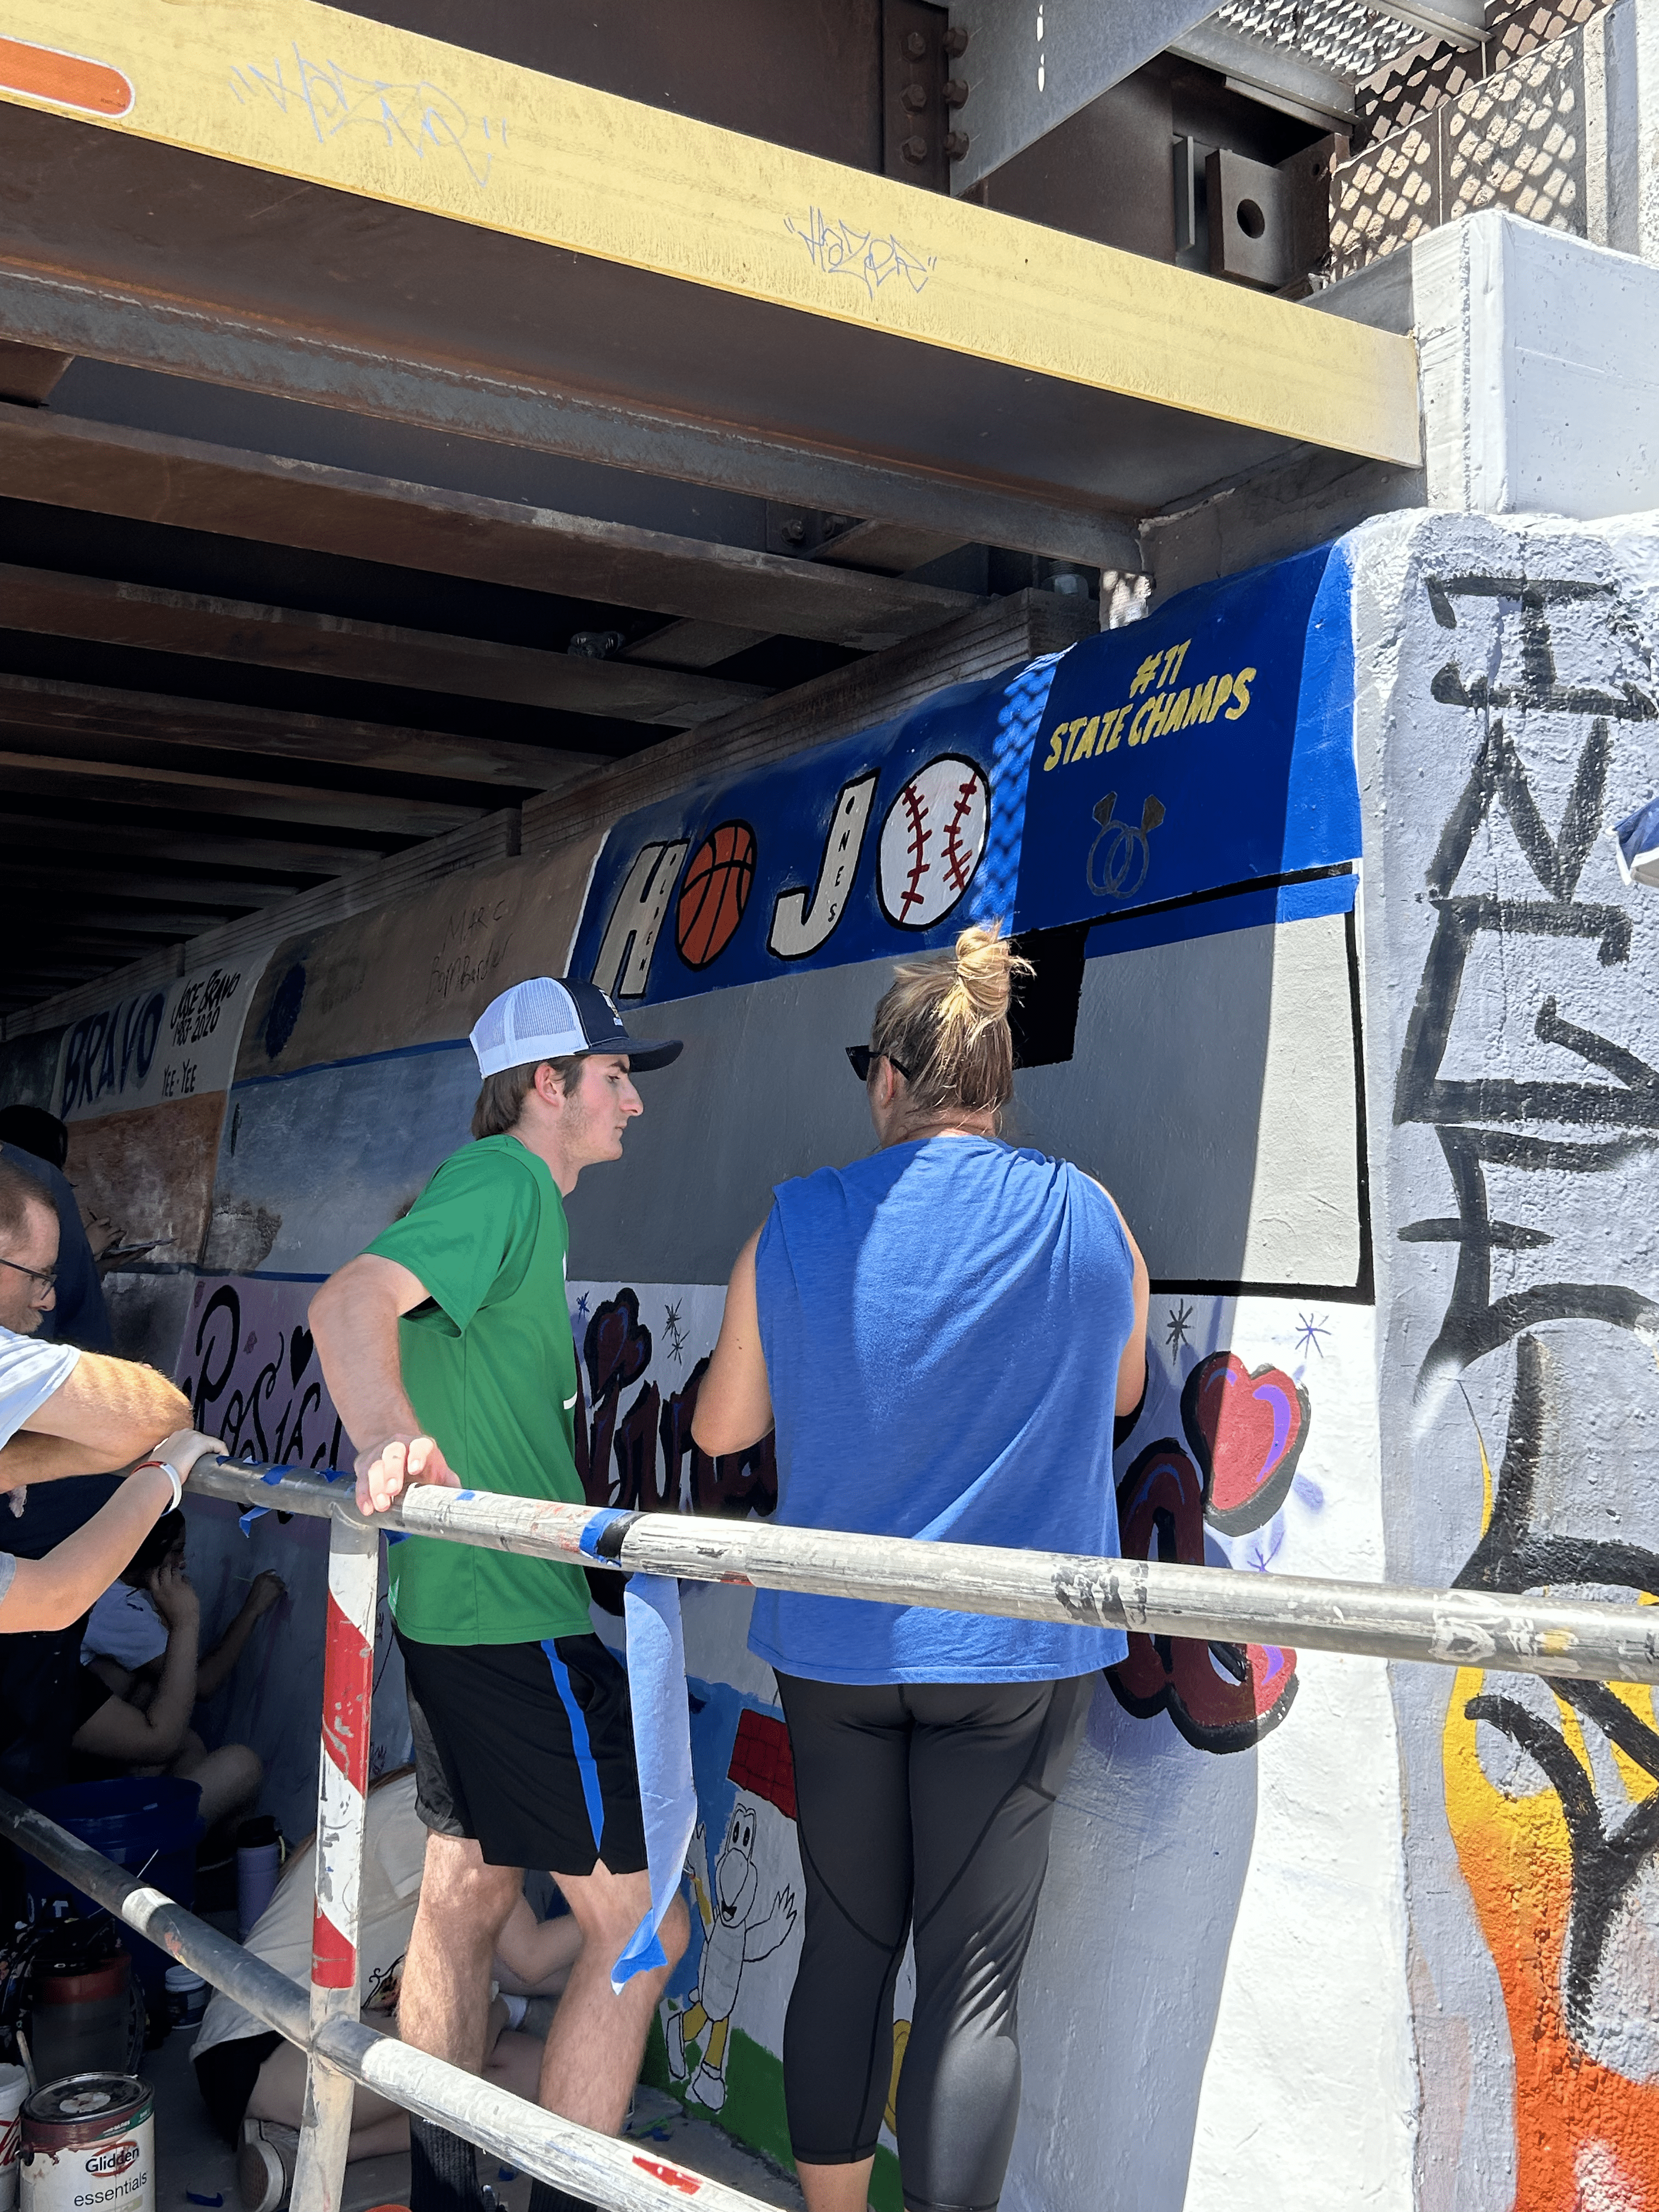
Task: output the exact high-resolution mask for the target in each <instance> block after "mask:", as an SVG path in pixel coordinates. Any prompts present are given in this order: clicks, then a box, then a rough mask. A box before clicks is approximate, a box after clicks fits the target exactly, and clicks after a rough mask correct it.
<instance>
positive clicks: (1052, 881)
mask: <svg viewBox="0 0 1659 2212" xmlns="http://www.w3.org/2000/svg"><path fill="white" fill-rule="evenodd" d="M1349 601H1350V582H1349V573H1348V564H1347V559H1346V555H1345V553H1344V551H1343V550H1342V548H1341V547H1340V546H1322V547H1321V548H1319V550H1317V551H1315V552H1312V553H1304V554H1302V555H1299V556H1297V558H1296V559H1294V560H1291V561H1281V562H1276V563H1274V565H1273V567H1271V568H1258V569H1255V570H1254V571H1252V572H1251V573H1250V574H1247V575H1243V576H1235V577H1230V578H1228V579H1226V580H1224V581H1222V582H1220V583H1215V584H1205V585H1200V586H1198V587H1197V588H1196V589H1195V590H1194V591H1190V592H1182V593H1181V594H1180V595H1179V596H1178V597H1177V598H1176V599H1171V600H1170V602H1169V604H1168V605H1165V606H1163V607H1160V608H1159V609H1158V611H1157V613H1156V614H1154V615H1152V616H1150V617H1148V618H1147V620H1146V621H1145V622H1140V623H1132V624H1131V625H1130V626H1129V627H1128V628H1127V629H1119V630H1109V631H1106V632H1103V634H1102V635H1101V636H1099V637H1097V638H1091V639H1089V640H1088V641H1085V643H1084V644H1082V645H1079V646H1075V647H1073V649H1072V651H1071V652H1070V653H1067V654H1066V657H1065V659H1063V660H1062V661H1061V663H1060V666H1059V668H1058V669H1057V670H1056V671H1055V673H1054V684H1053V687H1052V689H1051V690H1050V692H1049V695H1048V705H1047V708H1046V709H1045V711H1044V714H1043V717H1042V737H1041V739H1040V741H1039V743H1038V744H1037V746H1036V750H1035V751H1034V753H1033V755H1032V758H1031V765H1030V788H1029V790H1028V792H1027V794H1026V801H1025V818H1024V839H1023V850H1022V852H1021V856H1020V865H1019V897H1018V908H1017V923H1018V927H1020V928H1021V929H1046V928H1052V927H1056V926H1058V925H1060V924H1061V923H1065V922H1073V921H1083V920H1085V919H1097V920H1100V919H1105V918H1106V917H1108V916H1109V915H1114V914H1120V913H1125V912H1127V911H1129V910H1130V909H1132V908H1143V907H1146V906H1150V905H1155V904H1159V903H1162V902H1165V901H1168V900H1171V899H1187V898H1192V897H1194V896H1201V895H1203V894H1205V893H1207V892H1212V891H1215V890H1220V889H1222V888H1224V887H1225V886H1227V885H1230V884H1246V883H1250V882H1259V881H1261V880H1263V879H1269V880H1270V879H1272V878H1276V877H1282V876H1288V875H1294V874H1298V873H1303V872H1308V871H1311V870H1315V869H1321V868H1332V867H1336V866H1344V865H1346V864H1347V863H1350V862H1352V861H1353V860H1357V859H1358V856H1359V793H1358V783H1357V781H1356V779H1355V775H1354V767H1353V720H1352V714H1353V649H1352V621H1351V617H1350V611H1349ZM1092 949H1094V948H1092V947H1091V950H1092ZM1100 949H1101V950H1105V949H1106V948H1105V946H1104V945H1103V946H1101V947H1100Z"/></svg>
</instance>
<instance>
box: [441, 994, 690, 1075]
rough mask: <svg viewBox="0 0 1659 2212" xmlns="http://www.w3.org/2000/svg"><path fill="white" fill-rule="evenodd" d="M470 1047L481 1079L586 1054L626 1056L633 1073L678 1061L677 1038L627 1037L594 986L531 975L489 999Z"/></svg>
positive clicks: (613, 1010)
mask: <svg viewBox="0 0 1659 2212" xmlns="http://www.w3.org/2000/svg"><path fill="white" fill-rule="evenodd" d="M472 1049H473V1051H474V1052H476V1053H477V1055H478V1073H480V1074H481V1075H499V1074H500V1073H501V1071H502V1070H503V1068H508V1067H523V1066H526V1065H528V1063H529V1062H531V1061H532V1060H569V1059H574V1057H575V1055H576V1054H578V1053H585V1052H625V1053H626V1054H628V1057H629V1066H630V1067H631V1068H632V1069H633V1071H634V1072H635V1073H636V1074H637V1073H639V1072H640V1071H641V1069H644V1068H648V1067H666V1066H667V1065H668V1063H669V1061H670V1060H678V1058H679V1056H680V1040H679V1039H678V1037H672V1038H663V1039H659V1040H658V1041H657V1042H654V1043H647V1042H645V1041H644V1040H643V1039H641V1038H639V1037H631V1036H629V1034H628V1031H627V1030H626V1029H625V1028H624V1027H623V1018H622V1016H621V1015H620V1014H619V1013H618V1012H617V1009H616V1008H615V1007H614V1006H612V1005H611V1001H610V1000H609V999H608V998H607V997H606V996H605V993H604V992H603V991H601V990H600V989H599V987H598V985H597V984H593V983H579V982H578V981H576V978H575V977H574V975H566V976H564V977H562V979H561V980H560V981H557V982H555V981H554V980H553V978H552V976H550V975H530V976H526V979H525V981H523V982H522V983H515V984H514V985H513V987H512V989H511V990H510V991H503V992H502V993H501V996H500V998H499V999H492V1000H490V1002H489V1005H488V1006H486V1007H485V1008H484V1010H483V1013H481V1014H480V1015H479V1017H478V1019H477V1025H476V1026H475V1028H474V1029H473V1031H472Z"/></svg>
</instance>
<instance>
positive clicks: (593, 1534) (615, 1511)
mask: <svg viewBox="0 0 1659 2212" xmlns="http://www.w3.org/2000/svg"><path fill="white" fill-rule="evenodd" d="M633 1518H634V1516H633V1515H632V1514H631V1513H627V1512H624V1511H623V1509H622V1508H621V1507H620V1506H617V1505H607V1506H606V1507H605V1510H604V1511H603V1512H599V1513H596V1514H595V1515H594V1516H593V1518H592V1520H591V1521H590V1522H588V1524H587V1526H586V1528H584V1529H583V1530H582V1534H581V1547H582V1549H583V1551H584V1552H586V1554H587V1556H588V1558H589V1559H598V1558H599V1539H600V1537H601V1536H603V1535H604V1534H605V1530H606V1529H607V1528H613V1527H614V1526H615V1525H616V1523H617V1522H618V1521H631V1520H632V1519H633Z"/></svg>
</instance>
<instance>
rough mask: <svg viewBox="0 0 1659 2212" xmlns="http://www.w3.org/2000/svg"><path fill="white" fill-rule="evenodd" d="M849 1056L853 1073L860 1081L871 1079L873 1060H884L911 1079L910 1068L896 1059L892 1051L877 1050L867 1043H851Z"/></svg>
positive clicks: (848, 1051) (848, 1050) (848, 1049)
mask: <svg viewBox="0 0 1659 2212" xmlns="http://www.w3.org/2000/svg"><path fill="white" fill-rule="evenodd" d="M847 1057H848V1060H850V1061H851V1062H852V1065H853V1073H854V1075H856V1076H857V1078H858V1079H859V1081H860V1083H867V1082H868V1081H869V1080H870V1063H871V1061H872V1060H885V1061H886V1062H887V1065H888V1066H890V1067H891V1068H896V1070H897V1071H898V1073H899V1074H901V1075H902V1077H903V1078H904V1079H905V1081H906V1082H907V1083H908V1082H909V1080H910V1071H909V1069H908V1067H906V1066H902V1064H901V1062H899V1061H898V1060H895V1059H894V1057H893V1055H892V1054H891V1053H890V1052H876V1051H873V1050H872V1048H871V1047H870V1046H869V1045H867V1044H849V1045H848V1048H847Z"/></svg>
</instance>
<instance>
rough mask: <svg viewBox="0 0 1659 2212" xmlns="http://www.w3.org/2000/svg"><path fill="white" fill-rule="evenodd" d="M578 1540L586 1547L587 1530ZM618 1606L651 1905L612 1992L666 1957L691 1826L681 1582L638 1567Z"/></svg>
mask: <svg viewBox="0 0 1659 2212" xmlns="http://www.w3.org/2000/svg"><path fill="white" fill-rule="evenodd" d="M582 1547H583V1549H584V1550H586V1549H588V1548H589V1547H588V1545H587V1541H586V1537H584V1538H583V1540H582ZM623 1615H624V1618H625V1620H626V1622H627V1626H628V1692H629V1703H630V1705H632V1706H633V1709H634V1758H635V1764H636V1765H637V1766H638V1768H639V1774H640V1809H641V1813H642V1814H644V1818H645V1857H646V1863H647V1866H648V1867H649V1869H650V1871H651V1910H650V1911H649V1912H647V1914H646V1916H645V1917H644V1919H643V1920H641V1923H640V1924H639V1926H638V1927H637V1928H636V1929H635V1930H634V1933H633V1934H632V1935H631V1936H629V1939H628V1941H627V1942H626V1943H625V1944H624V1945H623V1950H622V1954H621V1956H620V1957H619V1958H618V1959H617V1963H616V1965H615V1966H613V1967H612V1968H611V1988H612V1990H618V1991H620V1990H623V1988H625V1987H626V1986H627V1984H629V1982H631V1981H632V1980H633V1978H634V1977H635V1974H643V1973H648V1972H650V1971H651V1969H652V1968H653V1966H666V1965H667V1964H668V1956H667V1954H666V1953H665V1951H664V1949H663V1948H662V1938H661V1936H659V1933H658V1930H659V1929H660V1928H661V1926H662V1923H663V1919H664V1916H665V1914H666V1912H667V1911H668V1908H669V1906H670V1905H671V1904H672V1903H673V1902H674V1899H676V1897H678V1894H679V1889H680V1877H681V1875H683V1873H684V1869H685V1855H686V1852H687V1851H688V1850H690V1846H691V1832H692V1830H693V1829H694V1828H695V1827H696V1825H697V1790H696V1783H695V1782H694V1781H693V1780H692V1778H691V1709H690V1704H689V1702H688V1700H687V1698H686V1693H685V1637H684V1631H683V1630H682V1628H681V1626H680V1586H679V1584H678V1583H677V1582H676V1581H675V1580H674V1578H673V1577H672V1576H671V1575H641V1574H636V1575H635V1577H634V1578H633V1580H632V1581H631V1582H630V1583H629V1585H628V1589H627V1590H626V1592H625V1593H624V1595H623Z"/></svg>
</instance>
